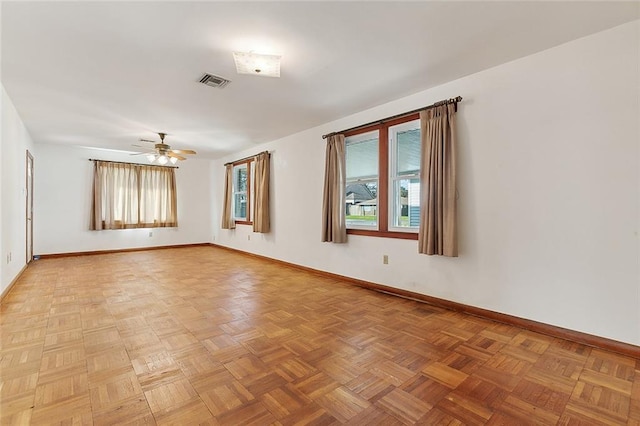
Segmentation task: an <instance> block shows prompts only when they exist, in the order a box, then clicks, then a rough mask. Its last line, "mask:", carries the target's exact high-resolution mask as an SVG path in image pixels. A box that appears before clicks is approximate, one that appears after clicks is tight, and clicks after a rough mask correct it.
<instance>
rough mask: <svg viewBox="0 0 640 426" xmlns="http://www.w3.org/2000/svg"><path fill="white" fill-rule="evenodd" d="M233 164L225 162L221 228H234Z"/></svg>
mask: <svg viewBox="0 0 640 426" xmlns="http://www.w3.org/2000/svg"><path fill="white" fill-rule="evenodd" d="M232 205H233V164H227V165H226V170H225V174H224V201H223V204H222V229H234V228H235V227H236V221H235V220H234V219H233V208H232Z"/></svg>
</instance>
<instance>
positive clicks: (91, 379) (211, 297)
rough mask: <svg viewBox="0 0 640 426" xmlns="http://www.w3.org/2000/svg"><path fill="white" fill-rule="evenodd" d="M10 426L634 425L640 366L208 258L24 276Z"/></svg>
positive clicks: (10, 315)
mask: <svg viewBox="0 0 640 426" xmlns="http://www.w3.org/2000/svg"><path fill="white" fill-rule="evenodd" d="M0 309H1V318H0V324H1V328H0V330H1V333H2V339H1V346H0V368H1V370H0V381H1V383H0V396H1V405H0V410H1V411H0V421H1V423H2V424H3V425H4V424H36V425H44V424H79V425H89V424H95V425H113V424H211V425H218V424H221V425H249V424H255V425H270V424H275V425H302V424H314V425H331V424H349V425H373V424H381V425H401V424H429V425H432V424H433V425H435V424H437V425H460V424H467V425H475V424H490V425H496V424H503V425H522V424H545V425H547V424H548V425H553V424H559V425H578V424H589V425H595V424H605V425H618V424H629V425H640V360H637V359H633V358H628V357H624V356H621V355H617V354H614V353H609V352H605V351H602V350H598V349H594V348H589V347H586V346H582V345H580V344H575V343H572V342H569V341H563V340H559V339H554V338H550V337H547V336H544V335H540V334H536V333H532V332H529V331H525V330H522V329H518V328H515V327H511V326H506V325H503V324H498V323H494V322H491V321H487V320H483V319H479V318H475V317H471V316H466V315H463V314H460V313H456V312H452V311H447V310H444V309H440V308H437V307H433V306H430V305H426V304H423V303H419V302H415V301H410V300H405V299H401V298H398V297H394V296H390V295H385V294H380V293H376V292H373V291H370V290H365V289H361V288H358V287H354V286H352V285H349V284H345V283H342V282H339V281H336V280H334V279H330V278H327V277H323V276H319V275H315V274H312V273H310V272H306V271H301V270H297V269H293V268H289V267H285V266H282V265H280V264H276V263H272V262H268V261H265V260H263V259H255V258H251V257H246V256H243V255H240V254H237V253H232V252H229V251H227V250H222V249H219V248H215V247H192V248H179V249H167V250H154V251H146V252H129V253H118V254H106V255H97V256H84V257H69V258H58V259H47V260H39V261H36V262H34V264H32V265H31V266H30V267H29V268H28V269H27V270H26V271H25V273H24V274H23V276H22V277H21V279H20V280H19V282H18V283H17V284H16V285H15V286H14V288H13V290H12V291H11V293H10V294H9V295H8V296H7V298H6V299H5V301H4V303H3V304H2V306H1V308H0Z"/></svg>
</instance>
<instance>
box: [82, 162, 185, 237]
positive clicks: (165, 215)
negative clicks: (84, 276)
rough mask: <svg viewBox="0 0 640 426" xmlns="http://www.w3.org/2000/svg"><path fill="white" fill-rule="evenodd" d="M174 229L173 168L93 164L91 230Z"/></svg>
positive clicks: (175, 213)
mask: <svg viewBox="0 0 640 426" xmlns="http://www.w3.org/2000/svg"><path fill="white" fill-rule="evenodd" d="M175 226H178V219H177V199H176V180H175V169H174V168H172V167H161V166H146V165H141V164H130V163H115V162H107V161H96V162H95V165H94V187H93V203H92V210H91V229H92V230H99V229H128V228H157V227H175Z"/></svg>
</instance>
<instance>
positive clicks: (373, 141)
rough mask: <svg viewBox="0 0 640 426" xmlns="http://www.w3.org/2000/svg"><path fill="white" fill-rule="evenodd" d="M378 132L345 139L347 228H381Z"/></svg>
mask: <svg viewBox="0 0 640 426" xmlns="http://www.w3.org/2000/svg"><path fill="white" fill-rule="evenodd" d="M378 133H379V132H378V131H377V130H376V131H373V132H367V133H363V134H359V135H355V136H351V137H349V138H347V139H346V164H347V188H346V191H345V195H346V202H347V209H346V212H347V226H348V227H360V228H369V229H377V227H378V211H377V210H378V209H377V207H378V206H377V198H376V197H377V196H378Z"/></svg>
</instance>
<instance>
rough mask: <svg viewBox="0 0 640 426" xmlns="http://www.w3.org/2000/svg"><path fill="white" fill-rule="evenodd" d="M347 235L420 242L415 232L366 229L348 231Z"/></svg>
mask: <svg viewBox="0 0 640 426" xmlns="http://www.w3.org/2000/svg"><path fill="white" fill-rule="evenodd" d="M347 234H350V235H363V236H366V237H380V238H398V239H401V240H418V234H416V233H415V232H390V231H370V230H364V229H347Z"/></svg>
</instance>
